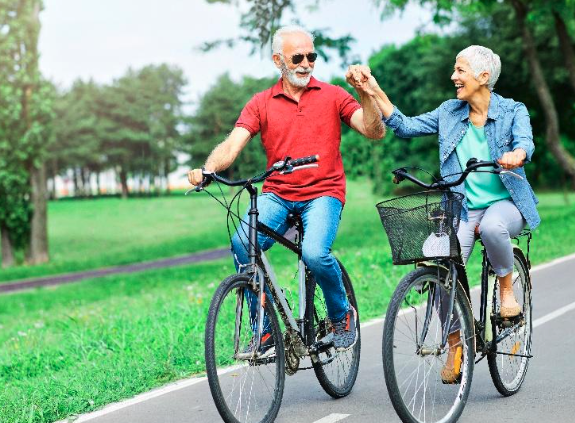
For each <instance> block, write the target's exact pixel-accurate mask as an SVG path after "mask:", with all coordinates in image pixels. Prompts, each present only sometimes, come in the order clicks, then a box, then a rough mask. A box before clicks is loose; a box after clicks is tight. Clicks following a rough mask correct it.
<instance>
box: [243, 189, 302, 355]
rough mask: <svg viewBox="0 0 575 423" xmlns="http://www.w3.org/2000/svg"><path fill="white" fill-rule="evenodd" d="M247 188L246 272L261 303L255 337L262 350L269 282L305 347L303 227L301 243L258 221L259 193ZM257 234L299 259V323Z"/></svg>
mask: <svg viewBox="0 0 575 423" xmlns="http://www.w3.org/2000/svg"><path fill="white" fill-rule="evenodd" d="M246 189H247V190H248V192H249V193H250V210H249V212H248V216H249V237H248V239H249V249H248V256H249V259H250V263H249V265H248V268H247V273H248V275H250V276H251V277H252V278H253V280H254V284H256V281H257V285H258V292H259V295H258V303H257V315H256V319H257V322H258V325H257V331H256V334H255V336H256V346H257V349H259V347H260V344H261V335H262V328H263V318H264V313H263V310H264V309H263V307H264V301H265V295H266V291H265V287H266V281H267V285H268V288H269V292H270V293H271V295H272V298H273V300H274V304H275V307H276V309H277V311H278V312H279V314H280V316H281V318H282V320H283V322H284V324H285V325H286V326H287V327H288V328H289V329H290V330H292V331H293V332H294V333H297V334H298V335H299V338H300V340H301V341H302V343H304V344H305V342H304V337H303V334H304V333H305V327H304V325H305V304H306V268H305V264H304V262H303V259H302V250H301V245H300V242H301V235H302V231H303V228H300V227H298V235H299V238H300V239H299V242H298V243H294V242H292V241H290V240H288V239H287V238H285V237H284V236H282V235H280V234H278V233H277V232H275V231H274V230H273V229H271V228H269V227H268V226H266V225H264V224H263V223H261V222H259V221H258V218H257V216H258V209H257V194H258V190H257V188H256V187H254V186H252V185H251V184H248V185H247V186H246ZM258 231H259V232H262V233H264V234H265V235H267V236H269V237H270V238H272V239H274V240H275V241H276V242H278V243H279V244H281V245H283V246H284V247H286V248H288V249H289V250H291V251H293V252H294V253H295V254H297V256H298V273H299V319H298V320H297V321H296V319H295V318H294V315H293V312H292V309H291V307H290V305H289V303H288V302H287V299H286V297H285V295H284V293H283V291H282V289H281V288H280V286H279V283H278V280H277V277H276V276H275V272H274V270H273V267H272V265H271V264H270V262H269V260H268V259H267V257H266V255H265V254H264V253H263V252H262V251H261V250H260V249H259V246H258V243H257V233H258ZM260 260H261V262H260ZM236 333H239V331H236ZM257 349H256V350H257Z"/></svg>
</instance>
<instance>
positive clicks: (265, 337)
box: [236, 333, 275, 360]
mask: <svg viewBox="0 0 575 423" xmlns="http://www.w3.org/2000/svg"><path fill="white" fill-rule="evenodd" d="M255 344H256V336H255V335H254V336H252V339H250V343H249V344H248V346H247V347H246V348H245V349H244V350H243V351H242V352H241V353H237V354H236V359H238V360H247V359H250V358H253V357H254V350H255ZM274 346H275V344H274V339H273V337H272V334H271V333H265V334H262V341H261V343H260V349H259V351H258V352H259V354H258V355H257V357H256V358H266V357H269V356H270V355H272V354H273V353H274V352H275V348H274Z"/></svg>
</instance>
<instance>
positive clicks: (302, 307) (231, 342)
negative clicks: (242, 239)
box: [195, 156, 361, 423]
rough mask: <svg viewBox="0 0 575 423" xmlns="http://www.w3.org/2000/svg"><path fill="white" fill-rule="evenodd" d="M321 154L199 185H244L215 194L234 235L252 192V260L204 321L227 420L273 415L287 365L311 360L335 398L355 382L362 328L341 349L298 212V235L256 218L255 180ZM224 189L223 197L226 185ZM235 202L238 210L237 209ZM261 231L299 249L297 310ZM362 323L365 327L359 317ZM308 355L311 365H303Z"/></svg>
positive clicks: (214, 382)
mask: <svg viewBox="0 0 575 423" xmlns="http://www.w3.org/2000/svg"><path fill="white" fill-rule="evenodd" d="M317 161H318V157H317V156H310V157H304V158H301V159H296V160H291V159H290V158H289V157H288V158H286V159H285V160H282V161H279V162H277V163H275V164H274V165H273V166H272V167H271V168H270V169H268V170H267V171H266V172H264V173H262V174H260V175H257V176H254V177H252V178H250V179H245V180H238V181H230V180H227V179H225V178H222V177H221V176H218V175H216V174H214V173H205V172H204V182H203V183H202V184H201V185H200V186H199V187H198V188H196V189H195V190H196V191H201V190H202V189H203V187H204V186H205V185H206V183H209V182H210V181H215V182H216V183H217V184H218V186H220V185H219V184H224V185H227V186H233V187H241V189H240V190H239V191H238V193H236V194H235V196H234V197H233V199H232V201H231V202H229V203H228V202H222V201H220V200H219V199H217V198H216V197H215V196H213V195H212V197H214V198H215V199H217V200H218V201H219V202H220V204H222V205H223V206H224V207H225V208H226V209H227V210H228V234H229V235H230V240H231V235H232V233H231V231H230V222H231V223H232V224H233V225H234V226H235V227H236V229H237V225H236V224H235V222H234V219H237V220H239V219H241V218H240V211H239V205H238V203H239V198H240V195H241V193H242V192H244V191H247V192H248V193H249V195H250V209H249V222H247V223H248V225H249V234H248V237H247V238H248V239H249V246H248V251H249V257H250V263H249V264H248V265H247V266H245V267H244V268H243V269H242V272H241V273H238V274H234V275H231V276H229V277H228V278H226V279H225V280H224V281H223V282H222V283H221V284H220V285H219V287H218V288H217V290H216V292H215V294H214V296H213V298H212V301H211V304H210V308H209V313H208V318H207V322H206V332H205V359H206V371H207V375H208V382H209V385H210V390H211V393H212V397H213V399H214V402H215V404H216V407H217V409H218V411H219V413H220V415H221V417H222V418H223V420H224V421H225V422H229V423H231V422H233V423H237V422H241V423H244V422H272V421H273V420H274V419H275V417H276V416H277V414H278V411H279V408H280V405H281V401H282V395H283V390H284V381H285V374H286V373H287V374H288V375H293V374H295V373H296V372H297V371H298V370H304V369H311V368H313V369H314V371H315V374H316V376H317V378H318V381H319V383H320V384H321V386H322V387H323V389H324V390H325V391H326V392H327V393H328V394H329V395H331V396H332V397H334V398H341V397H344V396H346V395H348V394H349V393H350V392H351V389H352V388H353V385H354V383H355V380H356V377H357V372H358V367H359V355H360V349H361V343H360V340H359V333H358V341H357V343H356V344H355V345H354V346H353V347H352V348H350V349H348V350H346V351H336V350H335V348H334V346H333V333H332V323H331V321H330V320H329V318H328V317H327V309H326V306H325V303H324V299H323V295H322V293H321V289H318V288H317V285H316V282H315V280H314V278H313V276H312V275H311V273H310V271H309V270H308V269H307V268H306V266H305V263H304V262H303V260H302V250H301V242H302V239H303V237H304V236H305V234H304V233H303V224H302V222H301V219H300V217H299V216H296V215H290V216H289V219H290V222H291V224H292V225H293V226H294V227H295V232H296V238H295V241H292V240H290V239H288V238H286V237H284V236H282V235H281V234H279V233H277V232H275V231H274V230H272V229H271V228H269V227H267V226H265V225H264V224H262V223H261V222H259V221H258V206H257V192H258V190H257V187H256V186H254V184H256V183H258V182H261V181H264V180H265V179H266V178H268V177H269V176H270V175H272V174H274V173H276V172H279V173H283V174H286V173H291V172H293V171H295V170H299V169H304V168H309V167H317V164H313V163H315V162H317ZM220 191H221V187H220ZM206 192H207V191H206ZM221 193H222V197H223V191H221ZM210 195H211V194H210ZM234 204H235V205H236V206H237V211H234V210H233V206H234ZM237 220H236V221H237ZM258 231H259V232H262V233H264V234H266V235H267V236H269V237H271V238H273V239H274V240H275V241H277V242H278V243H279V244H281V245H283V246H284V247H286V248H287V249H288V250H290V251H292V252H294V253H295V254H296V255H297V261H298V271H297V277H298V283H299V304H298V311H299V313H298V315H297V316H294V312H293V311H292V306H291V305H290V303H289V301H288V298H287V297H286V293H285V288H282V287H280V285H279V283H278V280H277V278H276V276H275V274H274V271H273V268H272V266H271V265H270V263H269V261H268V260H267V258H266V256H265V254H264V253H263V252H262V251H261V250H260V249H259V246H258V245H257V232H258ZM338 263H339V262H338ZM339 265H340V268H341V272H342V277H343V284H344V287H345V291H346V293H347V297H348V300H349V302H350V304H352V305H353V307H355V309H356V310H357V302H356V299H355V294H354V292H353V287H352V284H351V280H350V278H349V275H348V273H347V272H346V270H345V268H344V267H343V265H342V264H341V263H339ZM276 310H277V312H278V313H279V316H280V317H281V323H280V322H279V321H278V317H277V314H276ZM357 330H358V332H359V320H358V327H357ZM308 358H309V360H308ZM304 360H305V361H304ZM310 361H311V363H310V365H308V366H304V364H305V363H306V362H307V363H309V362H310Z"/></svg>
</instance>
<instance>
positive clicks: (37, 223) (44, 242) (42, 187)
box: [26, 165, 50, 264]
mask: <svg viewBox="0 0 575 423" xmlns="http://www.w3.org/2000/svg"><path fill="white" fill-rule="evenodd" d="M30 183H31V188H32V190H31V193H30V201H31V203H32V207H33V211H32V220H31V222H30V247H29V249H28V250H27V252H26V253H27V254H26V262H27V263H28V264H40V263H46V262H48V261H49V260H50V257H49V255H48V213H47V209H48V207H47V205H48V192H47V191H48V190H47V187H46V167H45V165H42V166H40V168H36V167H32V169H30Z"/></svg>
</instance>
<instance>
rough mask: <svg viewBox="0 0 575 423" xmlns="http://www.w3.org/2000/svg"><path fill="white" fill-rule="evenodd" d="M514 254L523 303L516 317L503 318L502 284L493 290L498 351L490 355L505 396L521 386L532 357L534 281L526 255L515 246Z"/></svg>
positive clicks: (517, 289) (519, 298)
mask: <svg viewBox="0 0 575 423" xmlns="http://www.w3.org/2000/svg"><path fill="white" fill-rule="evenodd" d="M515 248H516V249H515V251H514V257H513V276H512V277H513V293H514V294H515V298H516V299H517V302H518V303H519V305H520V306H521V314H520V315H519V316H518V317H517V318H515V319H507V320H503V319H501V318H499V307H500V306H501V303H500V300H499V283H497V282H496V289H494V290H493V291H494V292H493V314H492V316H493V322H494V323H493V327H494V331H495V333H494V336H495V337H494V339H495V340H496V342H497V344H496V350H495V352H492V353H490V354H489V355H488V356H487V361H488V363H489V373H490V374H491V379H492V380H493V384H494V385H495V387H496V388H497V390H498V391H499V393H500V394H501V395H503V396H506V397H508V396H510V395H513V394H515V393H516V392H517V391H519V389H520V388H521V385H522V384H523V381H524V380H525V375H526V374H527V367H528V366H529V358H530V356H531V330H532V327H531V326H532V322H531V283H530V281H529V271H528V268H527V263H526V261H525V259H524V258H523V254H522V253H521V252H520V250H518V249H517V247H515Z"/></svg>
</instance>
